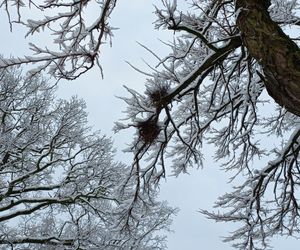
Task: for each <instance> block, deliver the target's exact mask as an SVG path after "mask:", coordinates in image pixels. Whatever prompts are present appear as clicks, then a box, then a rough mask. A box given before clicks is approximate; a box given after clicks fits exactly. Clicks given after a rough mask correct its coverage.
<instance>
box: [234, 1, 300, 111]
mask: <svg viewBox="0 0 300 250" xmlns="http://www.w3.org/2000/svg"><path fill="white" fill-rule="evenodd" d="M268 5H269V1H268V0H236V9H237V13H239V14H238V16H237V26H238V28H239V30H240V32H241V34H242V40H243V44H244V45H245V46H246V48H247V49H248V51H249V54H250V55H251V56H252V57H253V58H255V59H256V60H257V61H258V62H259V63H260V65H261V66H262V68H263V73H264V76H265V86H266V89H267V91H268V93H269V95H270V96H271V97H272V98H273V99H274V100H275V101H276V102H277V103H278V104H279V105H281V106H282V107H285V108H286V109H287V110H288V111H290V112H292V113H293V114H295V115H297V116H300V49H299V47H298V46H297V44H296V43H295V42H293V41H292V40H291V39H290V38H289V36H287V35H286V34H285V33H284V32H283V31H282V29H281V28H280V27H279V26H278V24H276V23H275V22H274V21H272V19H271V17H270V15H269V13H268V10H267V8H268Z"/></svg>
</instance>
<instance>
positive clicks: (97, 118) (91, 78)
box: [1, 0, 299, 250]
mask: <svg viewBox="0 0 300 250" xmlns="http://www.w3.org/2000/svg"><path fill="white" fill-rule="evenodd" d="M158 2H159V1H149V0H119V2H118V4H117V7H116V9H115V11H114V13H113V15H112V17H111V24H112V25H113V26H114V27H118V28H119V30H116V31H115V32H114V35H115V37H114V38H113V46H112V48H110V47H109V46H108V45H107V46H106V47H104V48H103V50H102V55H101V58H102V59H101V61H102V66H103V70H104V79H103V80H102V79H101V75H100V73H99V71H98V69H96V68H95V69H93V70H92V71H90V72H89V73H87V74H85V75H83V76H82V77H81V78H79V79H78V80H76V81H74V82H62V83H61V84H60V89H59V96H60V97H64V98H67V97H70V96H72V95H78V96H79V97H82V98H83V99H84V100H85V101H86V103H87V110H88V112H89V122H90V124H92V125H93V126H94V128H95V129H97V130H98V129H100V130H101V131H102V132H103V133H105V134H107V135H109V136H112V138H113V139H114V146H115V147H116V148H117V149H118V153H117V159H116V160H120V161H123V162H126V163H130V161H131V159H132V156H131V155H129V154H124V153H122V149H124V148H125V147H126V143H129V142H130V141H131V138H132V133H133V131H129V130H128V131H125V132H121V133H119V134H116V135H114V134H113V132H112V130H111V129H112V127H113V125H114V122H115V121H117V120H118V119H120V118H122V117H124V115H123V114H122V110H125V107H126V106H125V104H124V103H123V102H122V101H121V100H120V99H118V98H116V96H124V95H125V96H126V95H127V96H128V94H127V93H126V91H125V89H124V88H123V87H122V85H126V86H128V87H130V88H134V89H135V90H139V91H143V90H144V83H145V77H144V76H143V75H141V74H139V73H138V72H136V71H134V70H133V69H131V68H130V67H129V66H128V64H126V62H125V61H129V62H130V63H132V64H133V65H135V66H137V67H140V68H142V69H144V70H147V67H146V66H145V64H144V63H143V60H142V58H143V59H145V60H146V61H147V62H149V63H150V64H151V63H153V64H155V60H154V59H153V58H152V57H151V56H150V55H149V54H147V53H146V52H145V51H144V49H142V48H141V47H140V46H139V45H138V44H137V43H136V42H140V43H142V44H145V45H146V46H148V47H149V48H152V49H153V50H154V51H155V52H157V53H158V54H160V55H162V56H164V55H166V54H167V53H168V48H167V47H165V46H163V45H162V43H161V42H160V41H159V39H162V40H171V39H172V32H170V31H169V32H168V31H163V32H158V31H155V30H154V29H153V24H152V23H153V21H154V15H153V10H154V8H153V4H155V3H158ZM1 20H5V17H4V13H3V11H2V12H1ZM3 23H5V22H4V21H3V22H2V25H1V34H5V37H6V39H5V40H3V37H4V35H2V43H1V53H3V54H5V55H6V56H7V55H10V54H14V55H22V54H24V52H25V51H26V44H25V43H26V41H25V40H24V39H23V37H24V32H23V31H22V30H21V29H19V28H15V29H14V33H13V34H7V32H8V30H9V29H8V28H9V27H8V25H7V26H5V25H3ZM45 42H46V38H45ZM204 151H207V152H206V160H205V164H204V165H205V167H204V169H199V170H191V171H190V174H186V175H181V176H180V177H178V178H174V177H168V178H167V181H166V182H165V183H163V184H162V185H161V196H160V197H161V199H164V200H168V202H169V203H170V204H171V205H172V206H177V207H179V208H180V209H181V211H180V212H179V214H178V216H177V217H176V218H175V220H174V224H173V226H172V229H173V230H174V231H175V232H174V233H172V234H170V235H169V242H168V246H169V249H170V250H182V249H186V250H198V249H208V250H229V249H232V248H231V247H230V246H229V244H226V243H222V239H221V236H224V235H227V233H228V232H229V231H231V230H233V229H234V225H233V226H232V225H229V224H224V223H222V224H219V223H218V224H216V223H215V222H213V221H209V220H207V219H206V218H204V216H202V215H201V214H200V213H199V212H197V211H198V210H199V209H200V208H201V209H210V208H212V206H213V203H214V201H215V200H216V199H217V197H218V196H219V195H221V194H223V193H224V192H226V190H230V189H229V187H230V184H227V180H228V178H227V177H228V174H225V173H224V172H221V171H220V170H219V169H218V164H217V163H216V162H213V161H212V159H211V156H210V155H209V152H211V151H212V150H211V148H204ZM167 171H169V174H171V170H170V169H168V170H167ZM273 244H274V249H275V250H281V249H285V250H296V249H298V247H299V246H298V244H297V241H295V240H286V239H285V238H280V239H279V240H275V241H274V243H273Z"/></svg>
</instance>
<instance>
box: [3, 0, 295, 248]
mask: <svg viewBox="0 0 300 250" xmlns="http://www.w3.org/2000/svg"><path fill="white" fill-rule="evenodd" d="M11 3H14V4H13V5H10V4H11ZM116 3H117V1H109V0H106V1H104V0H103V1H93V0H87V1H81V0H80V1H70V2H65V1H63V2H62V1H57V0H48V1H42V3H37V2H35V1H30V4H31V6H33V8H36V11H44V12H46V13H48V12H49V16H47V17H45V18H41V19H38V20H29V21H24V20H23V19H22V11H23V9H24V6H25V5H24V6H23V5H21V4H20V2H19V1H8V0H6V1H5V0H4V1H2V5H1V6H2V7H4V8H5V10H6V11H7V15H8V17H9V22H10V23H11V24H14V23H20V24H23V25H25V26H26V27H27V28H28V35H31V34H35V33H36V32H38V31H41V30H43V29H46V30H47V29H49V30H50V31H51V32H52V35H53V41H54V45H55V49H57V50H55V49H51V50H50V49H48V48H41V47H37V46H36V45H34V44H31V45H30V46H31V48H32V50H33V51H34V53H35V55H34V56H32V55H30V56H26V57H24V58H9V59H2V61H1V63H0V67H1V68H3V69H6V68H9V67H11V66H15V65H20V64H28V63H35V64H38V67H36V68H34V69H33V70H32V71H31V72H30V73H31V75H34V74H35V73H37V72H41V71H43V70H45V71H46V72H48V73H49V74H50V75H52V76H54V77H56V78H58V79H61V78H64V79H76V78H77V77H78V76H80V75H81V74H83V73H85V72H86V71H87V70H89V69H90V68H91V67H93V66H94V65H95V64H98V66H99V67H100V69H101V66H100V61H99V60H100V59H101V58H100V57H99V55H100V50H101V45H102V44H103V43H104V42H105V41H107V39H108V40H109V39H110V38H111V36H112V30H113V28H111V27H110V26H109V23H108V21H109V16H110V14H111V11H112V10H113V9H114V8H115V6H116ZM185 4H186V9H181V5H182V4H179V3H178V4H177V1H176V0H173V1H172V0H170V1H167V0H162V1H161V5H160V6H158V7H156V9H155V14H156V21H155V28H157V29H166V30H170V31H171V32H174V34H175V35H174V40H173V41H171V42H166V45H167V47H168V48H169V49H170V50H171V52H170V53H169V54H168V55H165V56H160V55H157V54H155V52H154V51H152V49H151V48H148V47H146V46H144V48H145V49H146V50H148V51H149V52H150V53H152V54H153V56H154V57H155V58H156V59H157V61H158V63H157V65H155V66H153V67H152V66H150V68H151V69H150V70H149V72H145V74H146V75H147V82H146V90H145V92H144V93H138V92H137V91H135V90H134V89H129V88H127V89H128V91H129V93H130V94H131V96H130V97H126V98H125V97H124V98H123V99H124V101H125V102H126V103H127V110H126V113H127V116H126V119H127V122H124V121H123V122H122V123H117V124H116V128H115V130H116V131H118V130H120V129H126V128H129V127H133V128H135V129H136V135H135V138H134V139H133V142H132V145H131V146H129V148H128V151H129V152H132V153H133V155H134V156H133V163H132V166H131V171H130V177H129V179H128V180H130V181H129V182H128V183H127V184H130V185H132V186H131V189H133V190H134V192H133V194H132V195H133V199H131V201H130V208H135V207H138V204H139V203H144V202H145V199H149V198H151V194H152V191H153V189H154V187H155V185H157V183H159V180H160V179H161V178H163V177H165V175H166V172H170V170H169V169H170V168H171V169H172V171H173V173H174V174H175V175H179V174H181V173H184V172H186V171H188V168H189V167H193V166H195V165H198V166H202V160H203V147H204V146H205V145H206V144H207V143H209V144H213V145H214V146H215V148H216V152H215V159H216V161H217V163H216V164H218V165H220V166H221V167H222V168H223V169H224V170H225V171H230V172H231V173H232V179H231V181H233V182H236V181H239V184H238V185H236V186H235V187H234V188H233V190H232V192H230V193H227V194H225V195H223V196H221V197H220V199H219V200H218V201H217V202H216V208H217V209H218V211H216V212H211V211H202V213H203V214H205V215H206V216H208V217H209V218H211V219H213V220H216V221H225V222H227V221H232V222H238V223H237V227H238V228H237V230H236V231H234V232H233V233H232V234H231V235H229V236H228V237H227V238H226V241H232V242H233V245H234V246H235V247H236V248H238V249H265V248H267V247H268V240H269V238H271V237H272V236H274V235H276V234H280V235H294V236H295V235H297V234H298V232H299V203H298V202H299V198H298V197H299V191H298V186H299V177H300V176H299V174H300V173H299V172H300V170H299V167H300V166H299V151H300V146H299V141H300V139H299V136H300V126H299V121H300V120H299V115H300V101H299V100H300V79H299V78H300V68H299V65H300V49H299V34H298V33H299V32H298V30H296V32H293V33H291V32H289V30H290V29H291V28H292V29H293V28H294V29H295V27H297V26H299V23H300V22H299V20H300V19H299V1H298V0H280V1H279V0H273V1H270V0H188V1H186V3H185ZM96 5H97V6H98V8H99V13H98V14H99V15H98V16H97V17H95V18H93V19H92V20H91V19H90V18H89V17H88V14H87V13H88V10H89V8H92V7H95V6H96ZM12 9H14V10H15V16H14V17H15V18H13V17H12V14H11V11H12ZM47 11H48V12H47ZM295 33H297V34H296V35H295ZM274 101H275V102H274ZM265 137H272V138H274V141H275V143H274V145H264V143H263V141H264V138H265ZM167 159H171V161H172V164H169V161H168V160H167ZM264 162H267V163H264ZM170 165H171V166H170ZM127 184H126V185H125V186H123V188H125V189H126V187H127ZM127 218H128V220H129V219H130V218H131V219H133V218H134V214H133V213H132V210H131V209H129V210H128V213H127Z"/></svg>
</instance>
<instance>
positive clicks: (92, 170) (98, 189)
mask: <svg viewBox="0 0 300 250" xmlns="http://www.w3.org/2000/svg"><path fill="white" fill-rule="evenodd" d="M54 93H55V85H51V84H49V83H47V82H46V81H45V80H43V79H41V77H40V76H38V75H36V76H35V77H33V78H32V77H25V76H24V74H22V73H21V71H20V70H17V69H15V68H13V69H11V70H10V71H8V70H2V71H1V79H0V119H1V122H0V142H1V143H0V248H1V249H111V250H113V249H126V250H127V249H145V250H146V249H164V248H165V242H164V240H165V237H164V236H163V233H162V232H161V230H166V229H168V226H169V224H170V219H171V215H172V214H173V213H174V212H175V210H174V209H171V208H170V207H168V206H167V205H166V204H165V203H161V202H157V201H156V200H155V193H152V194H151V197H152V200H151V201H150V200H148V201H146V198H145V199H143V200H144V203H139V204H138V203H137V204H135V207H134V208H131V207H130V204H131V202H129V201H130V199H132V197H133V192H134V185H135V184H134V182H132V181H131V183H132V184H130V181H129V180H128V176H130V168H128V167H126V166H124V165H123V164H120V163H116V162H114V161H113V155H114V151H113V149H112V142H111V140H110V139H109V138H106V137H105V136H101V135H100V134H99V133H98V132H95V133H91V132H90V131H91V128H89V127H88V126H87V125H86V123H87V120H86V116H87V115H86V112H85V110H84V109H85V103H84V102H83V101H82V100H78V99H77V98H75V97H74V98H72V99H71V100H70V101H66V100H54ZM125 182H127V189H126V190H124V189H123V188H122V187H123V183H125ZM141 198H142V196H141ZM146 202H147V203H146ZM129 209H130V210H131V212H130V213H131V215H132V217H131V218H134V219H127V217H126V215H127V214H128V210H129ZM158 231H160V233H159V234H158V233H156V232H158Z"/></svg>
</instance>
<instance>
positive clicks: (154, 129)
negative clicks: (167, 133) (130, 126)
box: [137, 119, 160, 144]
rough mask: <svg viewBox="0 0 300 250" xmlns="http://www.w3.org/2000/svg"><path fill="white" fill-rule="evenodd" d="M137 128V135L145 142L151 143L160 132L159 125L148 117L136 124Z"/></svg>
mask: <svg viewBox="0 0 300 250" xmlns="http://www.w3.org/2000/svg"><path fill="white" fill-rule="evenodd" d="M137 127H138V130H139V137H140V138H141V139H142V140H143V141H144V142H145V143H146V144H151V143H153V142H154V141H155V139H156V138H157V137H158V135H159V133H160V127H159V126H158V124H157V122H156V121H154V120H152V119H148V120H146V121H142V122H139V123H138V124H137Z"/></svg>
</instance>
